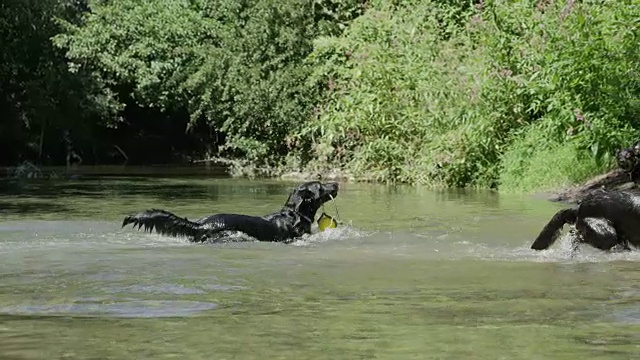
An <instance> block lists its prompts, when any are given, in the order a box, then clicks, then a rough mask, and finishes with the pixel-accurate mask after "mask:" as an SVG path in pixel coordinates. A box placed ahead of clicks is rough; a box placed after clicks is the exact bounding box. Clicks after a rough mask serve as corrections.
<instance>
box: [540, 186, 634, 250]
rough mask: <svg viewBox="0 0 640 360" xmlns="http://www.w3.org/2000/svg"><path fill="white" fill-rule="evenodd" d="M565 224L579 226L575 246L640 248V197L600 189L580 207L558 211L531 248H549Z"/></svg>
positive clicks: (601, 248) (588, 196) (581, 203)
mask: <svg viewBox="0 0 640 360" xmlns="http://www.w3.org/2000/svg"><path fill="white" fill-rule="evenodd" d="M564 224H570V225H575V232H576V236H575V237H574V239H573V241H574V246H577V245H578V244H580V243H585V244H589V245H591V246H593V247H595V248H598V249H600V250H611V249H612V248H613V247H615V246H617V245H620V247H621V248H622V249H625V250H630V249H631V248H630V245H631V246H634V247H640V194H637V193H631V192H627V191H615V190H596V191H594V192H592V193H590V194H589V195H587V196H586V197H585V198H584V199H583V200H582V202H580V204H579V205H578V206H577V207H575V208H571V209H563V210H560V211H558V212H557V213H556V214H555V215H554V216H553V218H551V220H550V221H549V223H547V225H545V227H544V228H543V229H542V231H541V232H540V234H539V235H538V237H537V238H536V240H535V241H534V242H533V244H532V245H531V248H532V249H534V250H544V249H547V248H549V247H550V246H551V245H552V244H553V243H554V242H555V241H556V240H557V238H558V237H559V235H560V230H562V227H563V226H564Z"/></svg>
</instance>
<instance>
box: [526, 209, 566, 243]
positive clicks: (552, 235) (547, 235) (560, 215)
mask: <svg viewBox="0 0 640 360" xmlns="http://www.w3.org/2000/svg"><path fill="white" fill-rule="evenodd" d="M577 215H578V211H577V210H576V209H564V210H560V211H558V212H557V213H556V214H555V215H553V217H552V218H551V220H549V222H548V223H547V225H545V227H544V228H543V229H542V231H541V232H540V234H539V235H538V237H537V238H536V240H535V241H534V242H533V244H531V248H532V249H534V250H544V249H547V248H549V246H551V245H552V244H553V243H554V242H556V240H557V239H558V236H559V235H560V230H562V227H563V226H564V224H575V223H576V219H577Z"/></svg>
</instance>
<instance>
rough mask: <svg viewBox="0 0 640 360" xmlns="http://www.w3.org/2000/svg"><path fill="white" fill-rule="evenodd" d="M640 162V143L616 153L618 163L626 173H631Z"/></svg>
mask: <svg viewBox="0 0 640 360" xmlns="http://www.w3.org/2000/svg"><path fill="white" fill-rule="evenodd" d="M639 160H640V143H635V144H634V145H633V146H631V147H628V148H623V149H620V150H618V151H617V152H616V162H617V163H618V166H619V167H620V168H621V169H622V170H624V171H626V172H631V171H633V170H634V168H635V167H636V166H637V165H638V162H639Z"/></svg>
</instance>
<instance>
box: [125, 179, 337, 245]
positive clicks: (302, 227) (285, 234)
mask: <svg viewBox="0 0 640 360" xmlns="http://www.w3.org/2000/svg"><path fill="white" fill-rule="evenodd" d="M336 196H338V184H337V183H326V184H323V183H320V182H318V181H312V182H307V183H304V184H301V185H299V186H298V187H296V188H295V189H294V190H293V192H292V193H291V194H290V195H289V199H288V200H287V202H286V203H285V204H284V207H283V208H282V210H280V211H278V212H276V213H273V214H270V215H266V216H262V217H260V216H249V215H240V214H216V215H211V216H206V217H203V218H201V219H199V220H196V221H189V220H187V218H181V217H178V216H176V215H174V214H172V213H170V212H168V211H165V210H156V209H152V210H147V211H143V212H141V213H138V214H135V215H129V216H127V217H125V218H124V221H123V222H122V226H123V227H124V226H126V225H127V224H133V227H134V228H135V226H136V225H137V226H138V228H141V227H143V226H144V229H145V231H149V232H152V231H153V230H154V229H155V231H156V232H157V233H160V234H164V235H171V236H186V237H188V238H189V240H190V241H191V242H204V241H215V240H217V239H219V238H221V237H223V236H225V235H228V234H229V233H233V232H241V233H245V234H247V235H249V236H251V237H253V238H256V239H258V240H260V241H278V242H288V241H291V240H293V239H295V238H297V237H300V236H302V235H303V234H309V233H311V224H312V223H313V220H314V218H315V216H316V212H317V211H318V209H319V208H320V207H321V206H322V205H323V204H324V203H325V202H327V201H329V200H331V199H332V198H335V197H336Z"/></svg>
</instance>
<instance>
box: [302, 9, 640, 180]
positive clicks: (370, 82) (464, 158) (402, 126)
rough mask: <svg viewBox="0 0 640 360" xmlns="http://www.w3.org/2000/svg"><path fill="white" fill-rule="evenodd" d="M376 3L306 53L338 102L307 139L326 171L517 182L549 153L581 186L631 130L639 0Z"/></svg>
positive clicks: (327, 107) (331, 100) (560, 176)
mask: <svg viewBox="0 0 640 360" xmlns="http://www.w3.org/2000/svg"><path fill="white" fill-rule="evenodd" d="M465 4H468V3H466V2H465ZM370 5H371V7H370V8H369V10H368V11H367V12H366V13H365V14H364V15H363V16H361V17H360V18H358V19H357V20H355V21H354V22H353V23H352V25H351V26H350V27H349V28H348V29H347V31H346V32H345V33H344V34H343V35H342V36H340V37H329V38H321V39H319V40H318V41H317V42H316V48H315V51H314V53H313V54H312V55H311V56H310V60H312V61H313V62H314V65H315V69H316V71H315V73H314V78H313V80H314V81H317V82H323V81H324V82H325V83H329V84H330V94H329V95H328V99H327V101H326V102H325V104H324V106H323V107H322V111H321V113H320V114H319V115H318V116H317V117H316V118H315V119H313V120H312V121H310V122H309V123H308V124H307V126H306V127H305V129H303V131H302V132H301V133H300V134H301V136H303V137H308V138H313V142H314V146H315V147H316V149H317V150H316V153H317V156H318V157H319V158H322V159H325V158H326V159H327V160H328V161H329V163H330V164H331V166H340V167H346V168H349V169H353V170H354V171H356V173H360V174H365V173H373V174H377V175H378V177H379V178H381V179H383V180H388V181H408V182H413V183H444V184H446V185H450V186H491V187H493V186H498V185H499V183H500V182H502V183H503V185H505V186H506V187H511V188H513V187H516V184H517V183H519V182H522V181H523V180H524V179H525V178H526V177H529V176H532V174H533V173H535V171H538V170H539V169H541V168H543V165H542V164H545V163H546V164H547V166H548V167H553V166H555V164H554V163H553V162H550V161H552V160H553V159H554V156H557V157H559V158H563V157H564V160H563V161H566V164H570V161H569V159H572V161H580V162H583V164H585V165H584V166H582V167H579V166H574V167H571V166H566V167H565V168H564V169H562V170H558V171H559V172H557V173H555V174H557V178H556V180H564V179H569V180H571V181H578V180H582V179H583V178H584V177H586V176H588V175H591V174H593V172H595V171H601V170H602V169H604V168H606V167H607V166H608V165H609V164H610V159H611V156H610V155H611V154H612V153H613V152H614V151H615V149H617V148H619V147H620V146H621V145H626V144H627V143H628V142H629V141H631V139H632V138H633V137H634V136H635V131H634V129H637V128H638V126H639V125H640V124H639V123H638V120H637V115H638V101H637V98H638V90H639V88H638V80H639V77H638V64H639V63H638V61H637V59H638V55H639V54H638V51H639V50H638V47H637V41H636V39H637V37H638V21H637V19H638V18H640V6H638V5H640V2H639V1H626V2H617V1H584V2H581V3H578V2H573V1H569V2H550V1H517V2H513V1H506V0H494V1H483V2H478V3H476V4H475V6H473V7H468V6H466V7H465V6H462V4H456V3H452V2H443V1H420V2H417V1H397V2H393V3H390V2H386V1H372V2H371V3H370ZM443 24H444V25H443ZM443 28H444V29H446V31H443ZM530 134H536V137H535V138H536V140H535V141H531V140H530V138H531V136H533V135H530ZM525 145H526V146H527V147H529V148H527V149H526V151H525V148H524V147H525ZM525 153H526V154H527V156H528V157H529V158H527V159H526V160H527V161H525V162H520V161H516V160H515V159H517V158H518V156H520V155H523V154H525ZM505 154H506V155H505ZM503 162H504V163H503ZM316 166H318V165H316ZM558 166H560V167H562V165H558ZM501 172H502V173H503V175H502V176H501ZM550 174H554V173H553V172H551V173H550ZM549 176H555V175H549ZM551 180H553V179H551ZM551 180H549V181H551ZM532 181H533V180H532ZM545 181H546V180H545ZM545 181H540V182H538V181H537V180H536V181H533V182H536V183H538V184H539V185H540V186H546V185H547V184H546V183H545ZM549 181H547V183H548V182H549ZM551 182H552V181H551Z"/></svg>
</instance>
